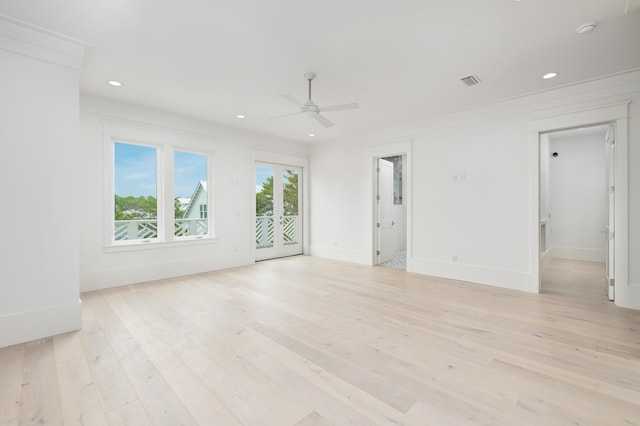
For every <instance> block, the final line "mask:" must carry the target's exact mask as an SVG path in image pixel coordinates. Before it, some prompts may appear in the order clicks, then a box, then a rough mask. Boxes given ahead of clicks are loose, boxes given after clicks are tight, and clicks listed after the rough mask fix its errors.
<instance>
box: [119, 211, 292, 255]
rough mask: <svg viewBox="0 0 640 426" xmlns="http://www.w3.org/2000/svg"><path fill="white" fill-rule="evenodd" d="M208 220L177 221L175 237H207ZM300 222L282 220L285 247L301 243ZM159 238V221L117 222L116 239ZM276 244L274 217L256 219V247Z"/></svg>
mask: <svg viewBox="0 0 640 426" xmlns="http://www.w3.org/2000/svg"><path fill="white" fill-rule="evenodd" d="M207 226H208V225H207V219H197V218H196V219H176V220H175V223H174V227H173V229H174V235H175V236H176V237H187V236H195V235H206V234H207V231H208V228H207ZM299 227H300V222H299V220H298V216H297V215H289V216H284V217H283V218H282V239H283V241H284V244H285V245H290V244H296V243H298V242H299V241H300V239H299V235H300V229H299ZM157 237H158V220H157V219H136V220H116V221H115V230H114V239H115V240H116V241H124V240H146V239H151V238H157ZM273 242H274V228H273V216H258V217H256V247H257V248H264V247H272V246H273Z"/></svg>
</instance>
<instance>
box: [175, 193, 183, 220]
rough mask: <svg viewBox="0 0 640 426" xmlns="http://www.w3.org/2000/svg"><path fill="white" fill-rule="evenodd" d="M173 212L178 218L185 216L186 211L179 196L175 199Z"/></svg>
mask: <svg viewBox="0 0 640 426" xmlns="http://www.w3.org/2000/svg"><path fill="white" fill-rule="evenodd" d="M173 214H174V215H175V218H176V219H180V218H182V217H184V211H182V209H181V208H180V200H178V198H175V199H174V200H173Z"/></svg>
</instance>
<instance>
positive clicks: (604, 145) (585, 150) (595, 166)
mask: <svg viewBox="0 0 640 426" xmlns="http://www.w3.org/2000/svg"><path fill="white" fill-rule="evenodd" d="M614 135H615V126H614V125H613V124H600V125H594V126H585V127H578V128H571V129H563V130H558V131H552V132H547V133H543V134H541V135H540V145H539V147H540V152H539V154H540V162H539V163H540V170H539V176H540V204H539V207H540V230H539V232H540V258H541V260H540V265H541V267H540V269H541V270H540V276H541V287H542V290H544V291H545V292H551V293H565V292H566V291H567V290H568V289H571V291H572V292H574V293H575V296H577V297H580V296H581V295H584V296H587V295H588V294H592V293H593V292H594V288H593V286H594V285H595V286H596V287H595V289H599V290H597V291H598V292H599V294H600V297H604V296H605V295H606V296H608V297H609V299H610V300H613V298H614V292H613V283H614V277H613V272H614V271H615V257H614V253H615V251H614V250H613V246H614V235H615V232H614V229H615V226H614V225H615V221H614V219H615V214H614V211H613V208H614V206H615V198H614V197H615V191H614V178H615V154H614V151H613V147H614V146H615V137H614ZM584 271H589V274H588V275H585V276H584V279H581V280H578V281H579V282H578V283H575V282H572V281H571V278H572V277H573V278H575V276H576V274H580V273H583V272H584ZM586 277H589V279H586ZM590 282H591V283H592V284H591V285H590V286H591V287H589V283H590ZM598 283H599V284H598ZM580 285H582V286H583V288H581V287H580ZM581 292H582V293H581Z"/></svg>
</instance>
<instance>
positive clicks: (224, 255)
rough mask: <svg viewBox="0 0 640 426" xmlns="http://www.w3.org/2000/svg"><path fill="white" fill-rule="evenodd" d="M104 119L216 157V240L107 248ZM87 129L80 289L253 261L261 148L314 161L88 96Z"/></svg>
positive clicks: (257, 140) (253, 139) (295, 150)
mask: <svg viewBox="0 0 640 426" xmlns="http://www.w3.org/2000/svg"><path fill="white" fill-rule="evenodd" d="M104 122H107V123H110V124H109V126H111V127H115V128H118V127H122V128H132V129H142V130H141V131H143V132H145V133H146V134H148V135H151V136H149V137H151V138H152V139H158V140H160V141H168V142H171V143H175V144H179V146H180V147H181V148H183V149H187V150H194V151H209V152H212V153H213V157H214V159H213V163H214V164H213V188H212V189H211V190H212V191H213V197H214V199H213V205H212V206H210V207H209V215H213V219H214V232H215V235H216V237H217V238H216V239H215V240H208V241H197V242H190V243H189V242H187V243H182V244H181V243H167V244H158V245H155V246H153V247H149V246H143V249H131V250H129V249H120V248H118V249H112V248H109V247H105V232H104V224H105V220H106V219H105V216H106V210H105V208H104V204H105V200H106V199H107V198H105V190H104V187H105V182H104V174H103V168H104V166H105V161H104V144H105V142H104V131H103V123H104ZM80 130H81V144H82V146H81V152H80V158H82V162H81V173H82V176H83V179H82V181H81V193H82V203H81V206H80V217H81V222H80V234H81V239H80V289H81V291H88V290H94V289H99V288H106V287H113V286H118V285H124V284H131V283H137V282H143V281H149V280H155V279H160V278H167V277H174V276H180V275H185V274H193V273H199V272H203V271H210V270H215V269H221V268H228V267H234V266H239V265H246V264H249V263H253V261H254V252H253V245H254V242H253V241H252V237H253V234H252V230H253V229H254V227H255V224H254V223H252V217H253V216H252V215H253V212H252V211H251V210H252V208H253V207H252V206H253V205H252V197H255V183H254V180H253V176H254V174H253V155H254V151H255V150H260V151H262V152H271V153H274V154H273V155H274V158H277V156H278V155H279V153H280V154H286V155H290V156H291V155H296V156H299V157H303V158H306V157H307V156H308V148H307V146H306V145H302V144H298V143H292V142H286V141H278V140H275V139H272V138H269V137H266V136H263V135H259V134H253V133H249V132H242V131H238V130H233V129H230V128H225V127H222V126H214V125H212V124H210V123H205V122H201V121H198V120H193V119H188V118H184V117H179V116H176V115H173V114H169V113H165V112H161V111H153V110H150V109H148V108H140V107H137V106H134V105H127V104H117V103H113V102H108V101H105V100H103V99H97V98H94V97H89V96H83V97H82V99H81V114H80ZM116 131H117V130H116ZM122 131H126V130H122ZM138 248H139V246H138Z"/></svg>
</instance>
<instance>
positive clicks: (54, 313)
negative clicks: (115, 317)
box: [0, 299, 82, 348]
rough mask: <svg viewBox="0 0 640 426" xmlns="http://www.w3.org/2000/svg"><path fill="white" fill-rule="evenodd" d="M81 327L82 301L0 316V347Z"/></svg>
mask: <svg viewBox="0 0 640 426" xmlns="http://www.w3.org/2000/svg"><path fill="white" fill-rule="evenodd" d="M81 328H82V302H81V301H80V300H79V299H78V301H77V302H76V303H70V304H68V305H60V306H50V307H46V308H42V309H38V310H35V311H28V312H17V313H13V314H9V315H4V316H1V317H0V348H4V347H5V346H11V345H16V344H18V343H24V342H29V341H31V340H36V339H42V338H45V337H49V336H55V335H56V334H62V333H67V332H69V331H76V330H80V329H81Z"/></svg>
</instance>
